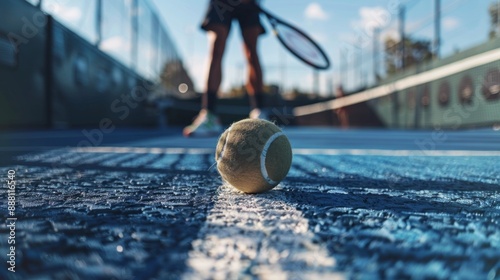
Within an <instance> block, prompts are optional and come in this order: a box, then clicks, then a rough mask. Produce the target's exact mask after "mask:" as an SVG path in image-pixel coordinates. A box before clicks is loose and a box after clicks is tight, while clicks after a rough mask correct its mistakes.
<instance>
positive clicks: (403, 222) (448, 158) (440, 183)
mask: <svg viewBox="0 0 500 280" xmlns="http://www.w3.org/2000/svg"><path fill="white" fill-rule="evenodd" d="M283 131H284V132H285V133H286V134H287V135H288V137H289V139H290V142H291V144H292V148H293V153H294V155H293V162H292V167H291V170H290V172H289V174H288V176H287V177H286V178H285V179H284V180H283V181H282V182H281V183H280V184H279V185H278V186H277V187H276V188H274V189H273V190H271V191H269V192H267V193H262V194H256V195H248V194H243V193H241V192H239V191H237V190H235V189H234V188H232V187H231V186H228V185H226V184H224V182H223V181H222V180H221V177H220V176H219V174H218V173H217V169H216V168H215V166H214V163H215V160H214V151H215V146H216V142H217V138H216V137H213V138H193V139H186V138H184V137H182V136H181V129H180V128H167V129H163V130H138V129H116V130H115V131H113V132H111V133H102V132H100V133H99V132H97V131H95V130H94V131H93V130H86V131H85V133H84V132H83V131H82V130H65V131H57V130H54V131H49V132H48V131H11V132H3V133H2V134H1V136H0V154H1V155H2V156H1V163H0V178H2V180H1V181H2V189H3V191H2V192H0V199H1V205H2V206H1V209H2V211H1V213H2V215H3V217H4V221H5V224H6V225H5V226H2V227H0V238H1V239H2V240H1V241H0V244H1V248H0V252H1V254H0V255H1V256H2V257H1V259H2V262H3V266H2V269H1V270H0V278H1V279H490V280H491V279H500V173H499V171H500V131H498V130H495V129H492V128H484V129H475V130H462V131H399V130H361V129H352V130H339V129H334V128H310V127H309V128H306V127H293V126H285V127H283ZM89 135H90V136H89ZM82 141H83V142H82ZM85 141H86V142H85ZM9 170H14V171H15V178H14V179H15V181H16V185H15V186H16V188H15V193H14V194H12V193H11V196H12V195H14V196H15V202H16V205H15V210H14V213H13V214H14V215H9V213H10V212H8V211H7V209H8V208H7V204H8V192H7V191H6V190H7V183H6V182H7V180H8V179H7V178H8V174H9ZM12 217H15V218H17V220H15V232H14V233H15V250H14V251H15V270H16V272H15V273H13V272H11V271H9V270H8V268H9V267H10V265H9V263H7V261H9V259H8V258H9V257H8V256H7V254H9V252H10V250H11V248H10V246H12V245H9V244H8V243H7V241H8V237H9V236H10V235H12V229H9V228H8V227H7V225H9V221H10V220H7V219H8V218H12Z"/></svg>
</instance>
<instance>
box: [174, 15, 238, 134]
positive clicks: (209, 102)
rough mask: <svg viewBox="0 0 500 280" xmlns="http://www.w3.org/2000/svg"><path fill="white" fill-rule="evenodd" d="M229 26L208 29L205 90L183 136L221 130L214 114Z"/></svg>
mask: <svg viewBox="0 0 500 280" xmlns="http://www.w3.org/2000/svg"><path fill="white" fill-rule="evenodd" d="M228 34H229V28H228V27H227V26H225V25H222V24H212V25H211V26H210V29H209V30H208V38H209V42H210V53H209V55H210V57H209V61H210V66H209V71H208V78H207V83H206V90H205V92H204V94H203V97H202V110H201V111H200V113H199V114H198V116H197V117H196V119H195V120H194V122H193V123H192V124H191V125H189V126H187V127H186V128H184V131H183V134H184V136H210V135H217V134H219V133H220V132H221V131H222V126H221V124H220V121H219V119H218V117H217V115H216V108H215V105H216V103H217V91H218V90H219V86H220V84H221V81H222V58H223V56H224V50H225V47H226V41H227V37H228Z"/></svg>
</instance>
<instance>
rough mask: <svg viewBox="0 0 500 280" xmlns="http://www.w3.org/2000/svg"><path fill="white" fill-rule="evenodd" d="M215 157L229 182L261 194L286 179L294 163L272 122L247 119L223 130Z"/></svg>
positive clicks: (285, 141) (241, 188) (283, 138)
mask: <svg viewBox="0 0 500 280" xmlns="http://www.w3.org/2000/svg"><path fill="white" fill-rule="evenodd" d="M215 160H216V161H217V169H218V170H219V173H220V175H221V176H222V178H223V179H224V180H225V181H226V182H228V183H229V184H231V185H232V186H233V187H235V188H237V189H239V190H241V191H243V192H245V193H261V192H265V191H268V190H270V189H272V188H274V187H275V186H276V185H278V184H279V182H280V181H281V180H283V178H285V176H286V174H287V173H288V170H290V165H291V164H292V148H291V146H290V142H289V141H288V138H287V137H286V135H285V134H283V132H282V131H281V129H280V128H279V127H277V126H276V125H275V124H273V123H272V122H269V121H265V120H258V119H245V120H242V121H239V122H236V123H234V124H233V125H231V126H230V127H229V128H228V129H227V130H226V131H224V133H222V135H221V136H220V138H219V142H218V143H217V149H216V151H215Z"/></svg>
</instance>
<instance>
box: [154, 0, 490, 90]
mask: <svg viewBox="0 0 500 280" xmlns="http://www.w3.org/2000/svg"><path fill="white" fill-rule="evenodd" d="M493 1H497V0H442V4H441V6H442V27H441V28H442V46H441V54H442V56H448V55H450V54H452V53H453V52H455V51H457V50H461V49H462V50H463V49H466V48H468V47H471V46H474V45H476V44H479V43H481V42H484V41H485V40H487V36H488V31H489V16H488V13H487V10H488V6H489V4H490V3H491V2H493ZM152 2H153V3H154V5H155V6H156V7H157V8H158V13H159V14H160V15H161V16H162V17H163V21H164V22H165V23H166V25H167V28H168V30H169V32H170V34H171V36H172V37H173V38H174V40H175V42H176V44H177V48H178V50H179V52H180V53H181V55H182V56H183V58H184V61H185V64H186V66H187V67H188V69H189V72H190V74H191V75H192V77H193V79H194V81H195V86H196V89H197V90H199V91H202V90H204V81H205V78H206V69H207V53H208V43H207V37H206V34H205V33H204V32H202V31H201V30H200V29H199V24H200V22H201V20H202V18H203V16H204V13H205V11H206V8H207V5H208V0H205V1H200V0H183V1H171V0H168V1H165V0H152ZM397 3H402V4H403V5H405V6H406V7H407V11H406V32H407V33H408V34H409V35H410V36H415V37H420V38H429V39H432V38H433V34H434V31H433V30H434V27H433V14H434V10H433V7H434V1H431V0H401V1H397V0H336V1H334V0H311V1H307V0H266V1H263V4H262V5H263V6H264V7H266V8H267V9H268V10H270V11H272V12H273V13H275V14H276V15H278V16H280V17H281V18H283V19H285V20H287V21H289V22H291V23H293V24H296V25H298V26H300V27H301V28H302V29H303V30H305V31H306V32H307V33H309V34H310V35H311V36H312V37H313V38H315V39H316V40H317V41H318V42H319V43H320V44H321V45H322V46H323V48H324V49H325V50H326V52H327V53H328V55H329V56H330V59H331V60H332V62H333V67H332V68H330V69H329V70H327V71H321V72H320V89H321V92H322V93H323V94H328V93H329V92H330V89H331V88H332V86H331V84H335V85H336V84H338V83H339V82H340V79H343V80H344V81H345V80H347V84H346V85H345V86H346V87H347V88H353V87H355V86H356V85H359V84H360V83H370V82H371V81H372V73H373V71H372V69H373V66H372V36H371V30H372V28H373V27H374V26H380V27H381V28H383V31H382V36H381V38H380V39H381V40H383V38H384V37H386V36H397V32H396V30H397V9H396V8H395V7H396V5H397ZM262 20H263V22H264V24H265V26H266V28H267V29H268V30H270V27H269V25H268V23H267V22H265V19H264V18H262ZM234 27H237V26H236V25H235V26H233V29H232V32H231V35H230V39H229V41H228V45H227V53H226V56H225V60H224V77H223V86H222V90H223V91H224V90H227V89H228V88H229V87H231V86H233V85H241V84H243V83H244V81H245V67H244V65H245V63H244V61H245V60H244V57H243V53H242V45H241V37H240V34H239V29H238V28H234ZM360 37H361V39H360ZM360 44H361V46H362V52H361V51H360V49H359V47H357V46H359V45H360ZM259 47H260V55H261V60H262V64H263V67H264V75H265V76H264V80H265V82H266V83H277V84H284V85H285V86H284V88H285V89H290V88H293V87H298V88H302V89H304V90H311V89H312V88H313V82H312V81H313V78H312V77H313V70H312V69H311V68H310V67H308V66H306V65H304V64H302V63H301V62H299V61H297V60H296V59H295V58H294V57H293V56H291V55H289V54H288V53H287V52H286V51H285V50H284V49H283V48H282V47H281V45H280V44H279V42H278V41H277V40H276V39H275V38H274V36H273V35H272V34H271V33H270V32H268V33H267V35H265V36H263V37H262V39H261V40H260V46H259ZM360 53H362V58H361V61H362V62H361V63H359V60H360ZM341 55H343V57H344V58H345V57H346V58H347V61H348V63H349V65H351V67H349V68H348V69H350V70H349V71H345V70H344V71H343V74H342V75H341V74H340V69H339V68H340V65H339V61H340V56H341ZM355 65H362V66H361V67H356V70H355V67H352V66H355Z"/></svg>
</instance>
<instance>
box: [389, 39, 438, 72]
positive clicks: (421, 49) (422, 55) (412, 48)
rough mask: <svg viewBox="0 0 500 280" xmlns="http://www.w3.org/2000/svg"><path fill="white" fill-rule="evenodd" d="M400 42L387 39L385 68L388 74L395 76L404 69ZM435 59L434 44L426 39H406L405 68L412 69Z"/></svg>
mask: <svg viewBox="0 0 500 280" xmlns="http://www.w3.org/2000/svg"><path fill="white" fill-rule="evenodd" d="M401 43H402V42H400V41H398V40H396V39H394V38H392V37H387V38H386V39H385V44H384V45H385V66H386V70H387V74H389V75H390V74H394V73H396V72H398V71H399V70H401V69H403V60H402V59H401V58H402V56H403V54H402V52H403V51H402V48H401ZM432 57H433V53H432V43H431V41H430V40H426V39H413V38H405V39H404V67H405V68H406V67H410V66H412V65H416V64H419V63H422V62H424V61H427V60H430V59H431V58H432Z"/></svg>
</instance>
